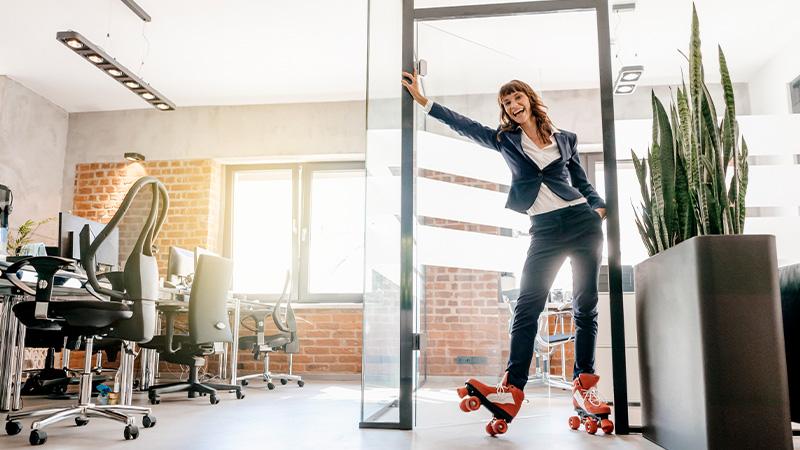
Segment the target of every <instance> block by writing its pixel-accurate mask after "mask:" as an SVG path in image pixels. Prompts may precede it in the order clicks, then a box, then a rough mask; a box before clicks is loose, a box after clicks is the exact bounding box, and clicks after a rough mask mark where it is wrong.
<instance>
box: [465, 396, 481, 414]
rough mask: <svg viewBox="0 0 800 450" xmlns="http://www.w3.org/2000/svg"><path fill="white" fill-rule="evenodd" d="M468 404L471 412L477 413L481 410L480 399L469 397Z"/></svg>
mask: <svg viewBox="0 0 800 450" xmlns="http://www.w3.org/2000/svg"><path fill="white" fill-rule="evenodd" d="M466 404H467V408H469V410H470V411H477V410H479V409H481V401H480V400H479V399H478V397H467V402H466Z"/></svg>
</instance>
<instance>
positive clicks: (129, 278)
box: [4, 177, 169, 445]
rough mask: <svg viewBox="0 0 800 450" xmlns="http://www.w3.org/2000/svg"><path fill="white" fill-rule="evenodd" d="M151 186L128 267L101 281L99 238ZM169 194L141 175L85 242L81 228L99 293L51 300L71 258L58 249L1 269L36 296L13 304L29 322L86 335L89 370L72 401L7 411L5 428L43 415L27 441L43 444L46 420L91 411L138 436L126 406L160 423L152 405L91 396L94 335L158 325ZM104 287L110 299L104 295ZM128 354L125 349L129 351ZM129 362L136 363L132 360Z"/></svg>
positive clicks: (135, 334) (141, 337)
mask: <svg viewBox="0 0 800 450" xmlns="http://www.w3.org/2000/svg"><path fill="white" fill-rule="evenodd" d="M147 185H150V186H152V192H153V201H152V204H151V210H150V214H149V215H148V218H147V220H146V221H145V224H144V227H143V228H142V231H141V233H140V235H139V239H138V240H137V242H136V244H135V245H134V248H133V250H132V252H131V254H130V256H129V257H128V259H127V262H126V264H125V270H124V272H110V273H106V274H102V275H103V277H105V278H106V279H107V280H108V281H109V282H110V283H111V289H109V288H107V287H104V286H101V285H100V283H99V281H98V275H96V274H95V268H94V266H95V262H94V255H95V254H96V253H97V250H98V249H99V248H100V245H101V244H102V243H103V241H104V240H105V239H106V237H108V235H109V234H110V233H111V232H112V231H113V229H114V228H115V227H116V226H117V224H118V223H119V222H120V220H122V217H123V216H124V215H125V213H126V212H127V210H128V208H129V207H130V205H131V203H132V202H133V199H134V197H135V196H136V194H137V193H138V192H139V191H140V190H141V189H142V188H143V187H145V186H147ZM168 204H169V200H168V197H167V191H166V188H165V187H164V185H163V184H162V183H161V182H160V181H158V180H157V179H156V178H153V177H143V178H141V179H139V180H137V181H136V183H134V185H133V186H132V187H131V188H130V190H129V191H128V193H127V195H126V196H125V199H124V200H123V202H122V204H121V205H120V208H119V209H118V210H117V212H116V213H115V214H114V217H112V218H111V220H110V221H109V223H108V224H107V225H106V226H105V228H103V230H102V231H101V232H100V234H98V236H97V238H96V239H95V240H94V241H93V242H92V243H91V245H88V241H87V240H86V238H87V237H88V235H84V236H82V238H83V239H82V240H83V242H82V243H81V244H82V245H81V247H82V248H81V254H82V263H83V266H84V269H85V270H86V274H87V277H88V285H87V289H89V291H90V292H91V293H93V295H95V296H97V297H98V300H67V301H50V300H51V294H52V288H53V279H54V275H55V273H56V271H58V270H59V269H63V268H66V267H68V266H70V265H71V264H72V261H71V260H68V259H65V258H59V257H54V256H37V257H32V258H27V259H24V260H21V261H19V262H16V263H14V264H12V265H11V266H10V267H9V268H8V269H6V271H5V272H4V276H5V278H6V279H8V280H9V281H10V282H11V283H12V284H13V285H14V286H15V288H16V289H17V293H19V294H28V295H32V296H35V299H36V301H24V302H20V303H17V304H16V305H15V306H14V314H15V315H16V316H17V317H18V318H19V320H20V322H22V324H23V325H25V327H27V328H33V329H39V330H61V331H62V332H63V333H64V335H65V336H68V337H69V338H71V339H81V340H83V341H85V344H84V346H85V352H86V355H87V357H86V358H84V360H85V363H84V370H83V373H81V381H80V400H79V404H78V405H75V406H73V407H71V408H61V409H43V410H35V411H20V412H16V413H12V414H9V415H8V417H7V419H6V432H7V433H8V434H12V435H13V434H17V433H19V432H20V431H22V425H21V424H20V422H19V420H20V419H22V418H26V417H41V416H46V417H45V418H43V419H39V420H36V421H34V422H33V424H32V425H31V434H30V438H29V441H30V443H31V444H32V445H40V444H44V443H45V441H47V433H45V432H44V431H43V428H45V427H46V426H49V425H52V424H54V423H57V422H61V421H63V420H66V419H70V418H74V420H75V424H76V425H77V426H83V425H86V424H87V423H88V422H89V418H90V417H101V418H105V419H111V420H116V421H119V422H123V423H125V429H124V436H125V439H136V438H137V437H138V436H139V429H138V428H137V427H136V425H135V424H134V421H133V418H132V417H129V416H128V415H126V413H135V414H142V415H143V416H144V417H143V419H142V424H143V426H144V427H145V428H149V427H151V426H153V425H155V418H154V417H153V416H151V415H150V409H149V408H143V407H139V406H130V405H125V404H122V405H94V404H92V403H90V400H91V388H92V358H91V354H92V351H93V344H94V339H95V338H96V337H98V336H111V337H116V338H120V339H123V340H128V341H135V342H141V341H147V340H150V339H151V338H152V336H153V330H154V328H155V300H156V299H157V298H158V297H157V296H158V265H157V263H156V259H155V256H154V255H153V248H154V246H153V242H154V240H155V238H156V236H157V235H158V231H159V229H160V228H161V225H162V224H163V223H164V220H165V219H166V212H167V207H168ZM26 265H31V266H32V267H33V268H34V269H35V270H36V273H37V283H36V289H35V290H34V289H33V288H31V287H30V286H28V285H27V284H25V283H23V282H22V281H21V280H20V279H19V277H18V276H17V275H18V272H19V271H20V270H21V269H22V268H23V267H24V266H26ZM103 295H107V296H109V297H110V300H111V301H107V299H105V298H104V297H103ZM130 356H131V355H128V357H130ZM130 367H132V366H130Z"/></svg>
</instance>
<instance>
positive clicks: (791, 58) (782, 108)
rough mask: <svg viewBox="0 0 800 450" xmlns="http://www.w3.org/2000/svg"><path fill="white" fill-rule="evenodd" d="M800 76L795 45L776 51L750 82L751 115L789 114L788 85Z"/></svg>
mask: <svg viewBox="0 0 800 450" xmlns="http://www.w3.org/2000/svg"><path fill="white" fill-rule="evenodd" d="M798 76H800V58H798V57H797V43H796V42H795V41H792V42H790V43H789V44H787V45H786V46H785V47H784V48H783V49H782V50H780V51H778V52H777V53H776V54H775V56H773V57H772V58H771V59H770V60H769V61H767V63H766V64H765V65H764V67H763V68H762V69H761V70H760V71H758V73H756V74H755V75H754V76H753V78H752V79H751V80H750V97H751V99H752V104H753V114H789V113H790V112H791V109H790V106H791V99H790V97H789V83H790V82H792V81H793V80H794V79H795V78H797V77H798Z"/></svg>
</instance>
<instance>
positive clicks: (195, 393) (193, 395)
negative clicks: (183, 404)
mask: <svg viewBox="0 0 800 450" xmlns="http://www.w3.org/2000/svg"><path fill="white" fill-rule="evenodd" d="M188 395H189V398H195V397H197V392H194V391H189V394H188Z"/></svg>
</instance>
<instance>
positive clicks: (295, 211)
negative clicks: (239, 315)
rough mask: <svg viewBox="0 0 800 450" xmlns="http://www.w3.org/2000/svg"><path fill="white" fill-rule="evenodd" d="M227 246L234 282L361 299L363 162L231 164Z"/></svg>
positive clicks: (267, 291)
mask: <svg viewBox="0 0 800 450" xmlns="http://www.w3.org/2000/svg"><path fill="white" fill-rule="evenodd" d="M228 180H229V181H228V202H229V203H228V204H229V205H230V206H229V209H228V219H229V220H228V221H227V223H226V225H227V226H226V237H227V239H226V243H227V245H226V249H227V254H229V255H230V256H231V257H232V258H233V260H234V276H233V290H234V291H235V292H237V293H243V294H248V295H252V296H253V297H259V298H266V299H276V298H277V297H278V296H280V294H281V293H282V292H283V287H284V284H285V281H286V277H287V274H290V284H289V287H288V289H287V291H288V292H289V294H290V295H291V298H292V299H293V300H295V301H300V302H304V301H305V302H360V301H361V300H362V297H363V289H364V199H365V192H364V189H365V187H364V186H365V179H364V164H363V163H361V162H352V163H351V162H347V163H339V162H337V163H313V164H290V165H258V166H231V167H229V168H228Z"/></svg>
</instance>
